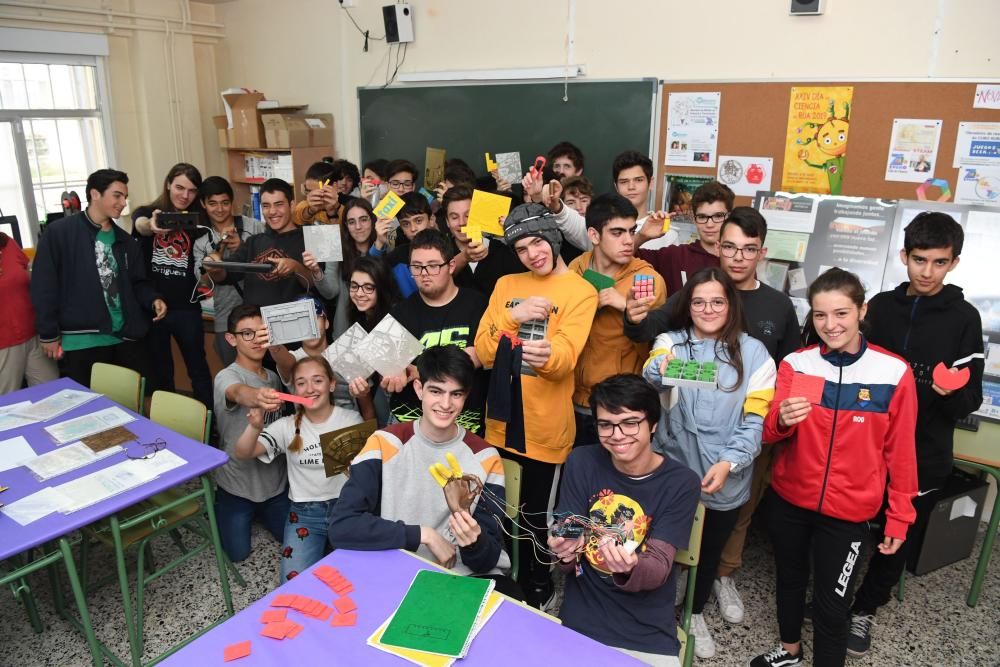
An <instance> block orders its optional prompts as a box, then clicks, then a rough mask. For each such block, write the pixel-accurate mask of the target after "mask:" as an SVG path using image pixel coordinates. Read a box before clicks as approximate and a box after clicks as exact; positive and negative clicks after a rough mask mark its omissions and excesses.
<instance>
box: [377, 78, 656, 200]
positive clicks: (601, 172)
mask: <svg viewBox="0 0 1000 667" xmlns="http://www.w3.org/2000/svg"><path fill="white" fill-rule="evenodd" d="M656 88H657V81H656V80H655V79H642V80H633V81H576V82H572V83H570V84H569V87H568V90H567V93H568V98H569V101H567V102H563V93H564V88H563V84H562V83H561V82H560V83H516V84H482V85H478V84H477V85H447V86H436V85H435V86H407V87H405V88H404V87H399V88H386V89H379V88H359V89H358V101H359V103H360V109H361V158H362V160H363V161H367V160H372V159H375V158H385V159H387V160H392V159H396V158H405V159H408V160H411V161H412V162H414V163H415V164H416V165H417V167H418V168H419V169H420V173H421V174H423V169H424V149H425V148H426V147H428V146H431V147H434V148H444V149H445V150H446V151H447V152H448V157H449V158H453V157H458V158H462V159H463V160H465V161H466V162H468V163H469V165H470V166H471V167H472V169H473V171H475V172H476V173H477V174H479V175H484V174H485V173H486V164H485V162H484V159H483V153H486V152H489V153H490V155H491V156H492V155H493V154H494V153H507V152H511V151H517V152H519V153H520V154H521V165H522V168H523V170H525V171H526V170H527V169H528V167H529V166H530V165H531V163H532V161H533V160H534V158H535V156H536V155H545V154H546V153H547V152H548V150H549V149H550V148H551V147H552V146H553V145H555V144H556V143H558V142H559V141H564V140H565V141H571V142H573V143H574V144H576V145H577V146H579V147H580V149H581V150H582V151H583V154H584V156H585V158H586V163H585V167H584V174H585V175H586V176H587V177H588V178H590V180H591V181H592V182H593V183H594V188H595V192H597V193H600V192H606V191H608V190H610V189H611V162H612V160H613V159H614V156H615V155H617V154H618V153H620V152H621V151H624V150H637V151H639V152H640V153H642V154H644V155H651V154H652V149H651V147H652V136H653V130H652V127H653V123H652V118H653V116H652V114H653V104H654V100H655V97H656Z"/></svg>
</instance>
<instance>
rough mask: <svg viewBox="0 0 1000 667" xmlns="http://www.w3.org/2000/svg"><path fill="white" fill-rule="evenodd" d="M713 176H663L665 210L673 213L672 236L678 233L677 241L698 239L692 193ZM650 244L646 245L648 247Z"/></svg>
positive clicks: (683, 241)
mask: <svg viewBox="0 0 1000 667" xmlns="http://www.w3.org/2000/svg"><path fill="white" fill-rule="evenodd" d="M712 180H713V179H712V177H711V176H698V175H694V174H669V173H668V174H665V175H664V177H663V210H664V211H667V212H668V213H670V214H671V217H670V231H671V232H672V234H671V237H672V238H674V235H676V237H675V238H676V243H690V242H691V241H697V240H698V230H697V229H696V228H695V224H694V218H693V217H691V216H692V213H693V212H692V211H691V195H693V194H694V191H695V190H697V189H698V188H699V187H701V186H702V185H704V184H705V183H709V182H711V181H712ZM647 247H649V245H648V244H647V245H644V246H643V248H647Z"/></svg>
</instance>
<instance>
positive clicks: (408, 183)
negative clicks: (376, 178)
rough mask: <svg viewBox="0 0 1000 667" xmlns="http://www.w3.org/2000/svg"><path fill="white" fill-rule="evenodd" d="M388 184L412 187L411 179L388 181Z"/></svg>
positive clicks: (398, 186)
mask: <svg viewBox="0 0 1000 667" xmlns="http://www.w3.org/2000/svg"><path fill="white" fill-rule="evenodd" d="M389 185H391V186H392V187H394V188H412V187H413V181H389Z"/></svg>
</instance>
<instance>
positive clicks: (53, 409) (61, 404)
mask: <svg viewBox="0 0 1000 667" xmlns="http://www.w3.org/2000/svg"><path fill="white" fill-rule="evenodd" d="M100 397H101V394H96V393H94V392H91V391H78V390H76V389H63V390H62V391H58V392H56V393H54V394H52V395H51V396H47V397H45V398H43V399H42V400H40V401H38V402H37V403H34V404H33V405H29V406H27V407H26V408H24V409H19V410H17V411H15V412H14V414H16V415H18V416H21V417H30V418H31V419H34V420H35V421H39V422H44V421H48V420H50V419H55V418H56V417H58V416H59V415H62V414H65V413H67V412H69V411H70V410H72V409H73V408H78V407H80V406H81V405H84V404H85V403H89V402H90V401H93V400H94V399H96V398H100Z"/></svg>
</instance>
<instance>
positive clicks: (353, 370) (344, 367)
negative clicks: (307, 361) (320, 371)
mask: <svg viewBox="0 0 1000 667" xmlns="http://www.w3.org/2000/svg"><path fill="white" fill-rule="evenodd" d="M367 337H368V332H367V331H365V328H364V327H363V326H361V325H360V324H359V323H357V322H355V323H354V324H352V325H351V326H350V328H348V329H347V331H345V332H344V333H342V334H341V335H340V337H339V338H337V340H335V341H333V344H332V345H330V353H329V354H328V355H327V358H328V359H329V360H330V366H331V367H332V368H333V370H334V371H335V372H336V373H337V374H339V375H340V376H341V377H342V378H345V379H346V380H348V381H350V380H353V379H354V378H368V377H370V376H371V375H372V373H374V372H375V369H374V368H372V366H371V364H369V363H368V362H367V361H365V359H364V357H363V356H361V354H359V352H358V350H359V349H360V347H361V343H362V342H363V341H364V340H365V338H367Z"/></svg>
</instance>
